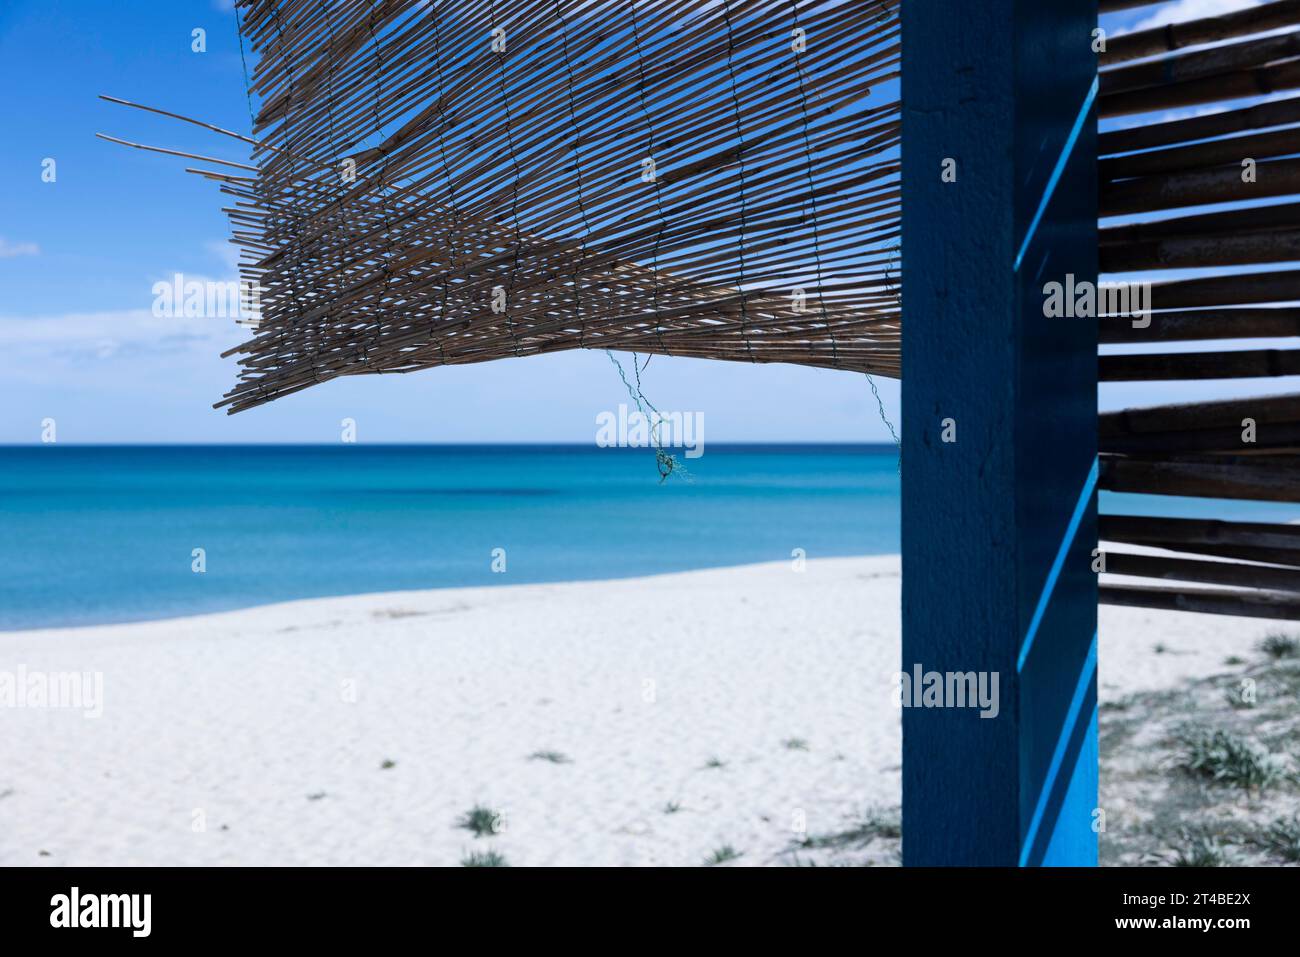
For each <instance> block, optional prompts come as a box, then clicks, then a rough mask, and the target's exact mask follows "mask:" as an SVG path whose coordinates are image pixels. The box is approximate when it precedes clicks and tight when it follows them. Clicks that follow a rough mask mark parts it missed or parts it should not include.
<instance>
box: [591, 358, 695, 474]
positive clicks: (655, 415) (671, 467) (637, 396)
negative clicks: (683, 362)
mask: <svg viewBox="0 0 1300 957" xmlns="http://www.w3.org/2000/svg"><path fill="white" fill-rule="evenodd" d="M605 355H607V356H609V361H610V362H612V363H614V368H615V369H617V370H618V377H619V378H620V379H622V380H623V387H624V388H625V389H627V394H628V395H630V396H631V397H632V401H633V402H635V403H636V408H637V411H638V412H640V413H641V414H642V415H643V416H645V417H646V419H647V420H648V421H649V422H650V440H651V441H652V442H653V443H654V447H655V467H656V468H657V469H658V470H659V484H660V485H662V484H663V483H664V482H666V481H668V477H669V476H670V475H676V476H677V477H678V478H683V479H686V480H687V481H690V473H689V472H687V471H686V466H684V465H683V464H682V463H681V462H680V461H678V459H677V456H675V455H672V454H671V453H669V452H665V451H664V446H663V442H661V441H660V438H659V426H660V424H661V422H662V420H663V416H661V415H660V414H659V410H658V409H656V408H655V407H654V404H653V403H652V402H651V401H650V400H649V399H647V398H646V397H645V393H644V392H642V391H641V367H640V365H639V364H638V360H637V355H636V353H635V352H634V353H632V369H633V371H634V372H635V373H636V385H635V386H633V385H632V383H631V382H628V381H627V373H626V372H624V371H623V363H621V362H619V361H618V358H617V357H616V356H615V355H614V353H612V352H610V351H609V350H608V349H606V350H605ZM646 409H649V410H650V412H646Z"/></svg>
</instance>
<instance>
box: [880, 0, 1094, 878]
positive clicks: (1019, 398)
mask: <svg viewBox="0 0 1300 957" xmlns="http://www.w3.org/2000/svg"><path fill="white" fill-rule="evenodd" d="M902 16H903V81H902V82H903V88H902V89H903V257H902V258H903V317H904V318H903V379H902V394H903V425H904V428H903V521H902V525H903V662H902V663H903V667H902V672H903V673H906V674H909V675H912V676H916V675H917V674H919V675H920V676H921V681H922V683H923V684H924V683H925V682H926V675H927V674H928V673H938V674H939V675H941V676H947V675H950V674H953V675H957V674H962V675H964V674H968V673H974V675H975V678H976V680H977V681H978V680H982V681H983V682H984V687H985V688H986V689H987V690H989V691H991V689H992V687H993V681H994V680H995V679H996V682H997V684H996V687H997V690H998V699H999V701H998V708H997V713H996V716H987V717H981V712H983V713H985V714H988V713H989V712H990V710H991V709H989V708H987V707H984V708H981V707H970V706H967V707H960V706H957V705H958V703H959V702H958V701H957V700H956V699H955V698H954V696H953V693H952V692H955V690H956V689H957V686H958V683H957V682H954V681H952V680H948V681H946V687H945V689H944V690H945V691H946V692H949V693H948V694H947V695H935V696H932V697H931V698H930V699H929V702H928V703H929V704H933V703H934V702H935V701H937V702H939V703H940V704H941V705H945V706H941V707H934V706H927V700H926V698H925V696H924V694H923V693H919V694H913V695H912V698H911V700H907V701H905V702H904V704H905V705H910V706H905V708H904V711H903V834H904V837H903V860H904V863H906V864H909V865H943V864H988V865H1012V866H1014V865H1039V864H1080V865H1088V864H1095V863H1096V860H1097V834H1096V832H1095V830H1094V823H1095V822H1096V821H1098V820H1099V815H1096V814H1095V813H1094V811H1095V809H1096V806H1097V734H1096V707H1097V683H1096V662H1097V654H1096V633H1097V582H1096V576H1095V574H1094V573H1093V570H1092V550H1093V549H1094V548H1095V547H1096V475H1097V473H1096V455H1097V400H1096V395H1097V391H1096V390H1097V324H1096V320H1095V319H1093V318H1068V319H1067V318H1047V317H1046V316H1045V315H1044V300H1045V294H1044V291H1043V290H1044V286H1045V285H1046V284H1047V283H1049V282H1060V283H1065V282H1067V275H1069V276H1073V281H1074V283H1075V284H1076V286H1077V285H1078V284H1080V283H1084V282H1096V279H1097V233H1096V229H1097V160H1096V112H1095V104H1094V100H1095V97H1096V90H1097V85H1096V76H1097V59H1096V54H1095V53H1094V52H1093V49H1092V40H1093V37H1092V31H1093V29H1094V28H1095V27H1096V22H1097V7H1096V0H981V2H980V3H978V4H976V3H970V2H969V0H904V2H903V5H902ZM945 172H946V173H947V176H945ZM947 180H954V181H947ZM918 666H919V667H918ZM904 690H913V689H904ZM914 690H916V691H918V692H924V690H925V689H924V688H922V689H914ZM967 704H968V705H969V702H967Z"/></svg>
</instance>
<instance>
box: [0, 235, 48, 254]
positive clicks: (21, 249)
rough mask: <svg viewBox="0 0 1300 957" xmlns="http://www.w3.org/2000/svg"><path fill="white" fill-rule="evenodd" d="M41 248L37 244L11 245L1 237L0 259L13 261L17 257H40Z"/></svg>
mask: <svg viewBox="0 0 1300 957" xmlns="http://www.w3.org/2000/svg"><path fill="white" fill-rule="evenodd" d="M40 253H41V247H40V246H38V245H36V244H35V243H11V242H10V241H9V240H7V239H5V238H4V237H3V236H0V259H13V258H14V257H15V256H39V255H40Z"/></svg>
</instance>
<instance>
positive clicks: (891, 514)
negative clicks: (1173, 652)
mask: <svg viewBox="0 0 1300 957" xmlns="http://www.w3.org/2000/svg"><path fill="white" fill-rule="evenodd" d="M684 464H685V465H686V467H687V469H688V472H689V478H688V479H687V480H682V479H678V478H670V479H669V480H668V481H667V482H665V483H663V484H660V482H659V476H658V473H657V471H656V468H655V459H654V454H653V452H651V451H647V450H644V449H602V448H595V447H592V446H571V447H570V446H517V445H516V446H367V445H343V444H340V445H337V446H328V447H325V446H321V447H317V446H278V447H276V446H200V447H186V446H142V447H140V446H126V447H121V446H113V447H108V446H101V447H94V446H89V447H88V446H82V447H68V446H57V445H52V446H25V447H8V448H0V529H3V534H0V630H12V629H18V628H36V627H45V626H62V625H73V624H98V623H105V622H116V621H133V620H140V619H148V618H162V617H171V616H176V615H189V614H196V613H201V612H209V611H217V610H224V609H231V608H240V607H245V606H250V605H258V604H264V603H267V602H274V601H284V600H289V599H295V598H309V597H314V596H321V595H342V594H354V593H359V592H372V591H390V590H399V589H416V588H447V587H454V586H462V585H505V584H518V583H522V582H540V581H570V580H580V579H600V578H618V577H626V576H633V575H647V574H655V573H660V572H673V571H685V570H689V569H695V568H708V567H717V566H725V565H739V564H745V563H749V562H764V561H779V560H788V559H789V558H790V556H791V553H792V551H793V550H794V549H796V548H800V549H803V550H804V552H805V553H806V554H807V556H808V557H809V558H818V557H826V556H836V555H867V554H883V553H890V552H897V551H898V549H899V477H898V471H897V458H896V453H895V450H894V449H893V447H892V446H850V445H844V446H817V445H770V446H752V445H732V446H726V445H711V446H708V447H707V448H706V450H705V455H704V456H703V457H702V458H698V459H693V460H685V463H684ZM1153 503H1155V504H1153ZM1102 507H1103V509H1104V510H1106V511H1110V512H1147V513H1149V514H1158V513H1163V514H1173V515H1202V514H1216V513H1217V514H1224V512H1223V503H1213V504H1211V503H1206V502H1204V501H1201V500H1196V499H1181V500H1180V499H1147V500H1145V501H1144V500H1142V499H1141V498H1139V497H1138V496H1115V495H1111V496H1103V498H1102ZM1230 508H1231V509H1232V514H1233V515H1235V516H1236V517H1239V518H1244V519H1254V520H1260V521H1290V520H1294V519H1296V518H1297V517H1300V515H1297V513H1296V509H1295V508H1293V507H1290V506H1282V505H1271V504H1258V505H1256V504H1252V503H1241V504H1233V505H1231V506H1230ZM196 548H202V549H203V550H204V552H205V557H206V566H207V570H206V572H204V573H203V574H196V573H194V572H193V571H192V570H191V563H192V557H191V556H192V553H193V550H194V549H196ZM498 548H502V549H505V560H506V572H505V573H504V574H498V573H494V572H493V571H492V559H493V550H494V549H498Z"/></svg>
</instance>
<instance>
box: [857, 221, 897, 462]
mask: <svg viewBox="0 0 1300 957" xmlns="http://www.w3.org/2000/svg"><path fill="white" fill-rule="evenodd" d="M901 251H902V249H901V244H899V243H895V244H894V246H893V248H892V250H891V252H892V253H893V255H891V256H890V257H889V264H888V265H887V266H886V267H885V289H886V290H888V292H889V294H890V295H891V296H893V297H894V303H895V305H896V306H897V307H898V311H899V314H900V315H901V314H902V311H903V294H902V290H901V289H898V288H897V287H895V285H894V281H893V271H894V266H895V265H897V263H898V257H899V254H900V252H901ZM863 375H865V376H866V377H867V382H868V383H870V385H871V394H872V395H874V396H875V397H876V407H877V408H878V409H879V410H880V421H881V422H884V423H885V428H887V429H889V435H890V437H891V438H893V440H894V447H895V448H896V449H897V450H898V474H899V475H902V474H903V441H902V439H900V438H899V437H898V433H897V432H896V431H894V423H892V422H890V421H889V416H888V415H886V414H885V403H884V400H882V399H881V398H880V390H879V389H878V388H876V380H875V379H873V378H872V377H871V373H870V372H865V373H863Z"/></svg>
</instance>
